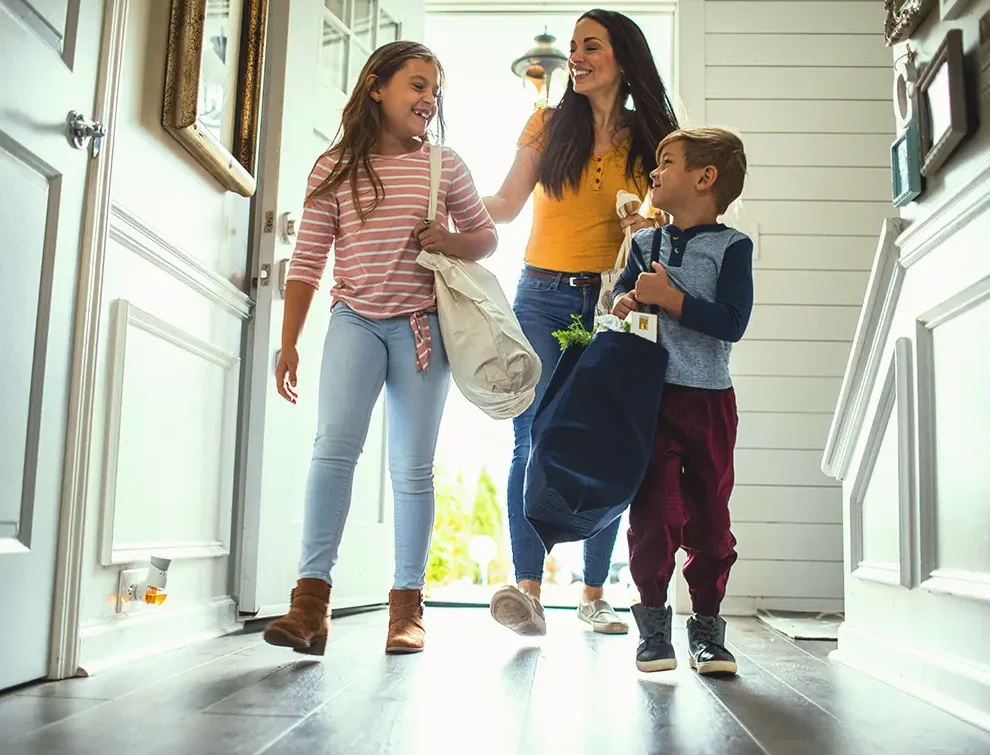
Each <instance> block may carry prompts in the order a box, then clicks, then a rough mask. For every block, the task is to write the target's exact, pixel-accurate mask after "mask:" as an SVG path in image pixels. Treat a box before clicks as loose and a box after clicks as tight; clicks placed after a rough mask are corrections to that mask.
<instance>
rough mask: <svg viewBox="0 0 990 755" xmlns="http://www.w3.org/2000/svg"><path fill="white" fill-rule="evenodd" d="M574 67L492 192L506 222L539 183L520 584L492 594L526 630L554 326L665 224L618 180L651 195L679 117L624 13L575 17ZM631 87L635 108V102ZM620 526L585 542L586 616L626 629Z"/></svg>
mask: <svg viewBox="0 0 990 755" xmlns="http://www.w3.org/2000/svg"><path fill="white" fill-rule="evenodd" d="M568 68H569V72H570V77H569V80H568V84H567V91H566V92H565V93H564V96H563V98H562V99H561V101H560V104H559V105H557V107H555V108H552V109H545V110H541V111H538V112H537V113H535V114H534V115H533V117H532V118H530V120H529V122H528V123H527V124H526V127H525V129H524V130H523V133H522V136H521V137H520V139H519V150H518V152H517V153H516V159H515V162H514V163H513V165H512V168H511V169H510V170H509V174H508V175H507V176H506V178H505V181H504V183H503V184H502V187H501V188H500V189H499V191H498V193H497V194H496V195H495V196H493V197H487V198H485V200H484V202H485V206H486V207H487V208H488V212H489V214H490V215H491V216H492V219H493V220H494V221H495V222H496V223H508V222H511V221H512V220H513V219H515V217H516V216H517V215H518V214H519V211H520V210H521V209H522V208H523V205H524V204H525V203H526V200H527V199H528V198H529V196H530V194H534V207H533V227H532V229H531V231H530V238H529V244H528V246H527V248H526V266H525V269H524V270H523V274H522V277H521V278H520V281H519V288H518V290H517V292H516V300H515V306H514V309H515V313H516V316H517V317H518V318H519V323H520V325H521V326H522V329H523V332H525V334H526V337H527V338H528V339H529V341H530V343H532V344H533V348H534V349H535V350H536V352H537V354H539V355H540V359H541V361H542V364H543V375H542V377H541V378H540V383H539V385H538V386H537V391H536V399H535V401H534V402H533V404H532V406H530V408H529V409H528V410H527V411H526V412H524V413H523V414H522V415H521V416H519V417H518V418H516V419H515V420H514V422H513V425H514V430H515V450H514V453H513V457H512V466H511V471H510V473H509V485H508V510H509V534H510V538H511V541H512V560H513V563H514V564H515V572H516V582H517V585H516V586H513V585H506V586H505V587H503V588H501V589H500V590H498V592H496V593H495V595H494V597H493V598H492V603H491V612H492V616H493V617H494V618H495V620H496V621H498V622H499V623H500V624H503V625H505V626H507V627H509V628H510V629H512V630H513V631H515V632H517V633H519V634H523V635H542V634H545V633H546V621H545V619H544V615H543V606H542V605H541V603H540V584H541V580H542V578H543V564H544V561H545V558H546V552H545V550H544V547H543V543H542V542H541V541H540V539H539V537H538V536H537V534H536V532H535V530H533V528H532V526H531V525H530V524H529V522H528V521H527V519H526V516H525V514H524V512H523V480H524V477H525V472H526V464H527V462H528V460H529V455H530V430H531V428H532V424H533V415H534V413H535V412H536V407H537V406H538V405H539V403H540V400H541V398H542V396H543V392H544V391H545V390H546V387H547V384H548V383H549V381H550V376H551V374H552V373H553V369H554V366H555V365H556V364H557V359H558V357H559V356H560V346H559V344H558V343H557V341H556V339H555V338H554V337H553V335H552V333H553V331H555V330H558V329H560V328H566V327H567V326H568V325H570V324H571V316H572V315H579V316H580V317H581V319H582V320H583V322H584V325H585V327H587V328H589V329H590V328H591V327H592V325H593V322H594V316H595V304H596V303H597V301H598V296H599V292H600V290H601V273H602V272H603V271H605V270H609V269H610V268H611V267H612V266H613V265H614V264H615V255H616V253H617V252H618V250H619V245H620V244H621V242H622V236H623V232H624V229H625V228H626V227H631V228H632V229H633V231H636V230H639V229H641V228H646V227H649V226H650V225H659V222H658V220H657V219H656V218H648V217H644V216H643V215H640V214H633V215H631V216H629V217H627V218H625V219H624V220H623V221H622V222H620V221H619V219H618V217H617V216H616V214H615V197H616V192H617V191H618V190H619V189H625V190H626V191H630V192H632V193H634V194H636V195H637V196H639V197H646V196H647V194H648V185H649V178H648V176H649V174H650V172H651V171H652V170H653V169H654V168H656V159H655V157H654V150H655V149H656V146H657V144H659V143H660V141H661V140H662V139H663V137H664V136H666V135H667V134H669V133H670V132H671V131H674V130H675V129H676V128H677V119H676V117H675V116H674V113H673V108H672V107H671V105H670V100H669V99H668V97H667V91H666V88H665V87H664V84H663V81H662V80H661V78H660V74H659V73H658V71H657V68H656V64H655V63H654V62H653V55H652V54H651V52H650V48H649V45H648V44H647V42H646V37H645V36H644V35H643V32H642V31H641V30H640V28H639V27H638V26H637V25H636V24H635V23H634V22H633V21H632V20H630V19H629V18H627V17H626V16H624V15H622V14H621V13H615V12H613V11H606V10H591V11H588V12H587V13H585V14H584V15H583V16H581V18H580V19H578V22H577V25H576V26H575V27H574V35H573V37H572V39H571V54H570V58H569V61H568ZM630 96H631V97H632V100H633V103H634V105H635V110H632V109H628V108H627V107H626V102H627V100H628V99H629V97H630ZM604 400H607V398H605V399H604ZM618 531H619V520H616V521H615V522H614V523H613V524H612V525H610V526H609V527H607V528H606V529H605V530H603V531H602V532H600V533H599V534H598V535H596V536H595V537H594V538H592V539H591V540H587V541H585V544H584V591H583V593H582V596H581V603H580V605H579V606H578V618H580V619H581V620H582V621H585V622H586V623H588V624H590V625H591V627H592V629H593V630H594V631H596V632H601V633H604V634H624V633H625V632H627V631H629V627H628V624H626V622H624V621H622V620H621V619H620V618H619V617H618V616H617V615H616V613H615V611H613V610H612V607H611V606H610V605H609V604H608V603H607V602H606V601H605V600H604V593H603V585H604V584H605V579H606V577H607V576H608V571H609V566H610V562H611V558H612V549H613V548H614V546H615V538H616V535H617V534H618Z"/></svg>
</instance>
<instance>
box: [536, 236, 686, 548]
mask: <svg viewBox="0 0 990 755" xmlns="http://www.w3.org/2000/svg"><path fill="white" fill-rule="evenodd" d="M657 241H659V234H657V235H656V238H655V241H654V248H653V253H652V255H651V257H652V259H654V260H656V259H657V258H658V251H659V249H658V244H657V243H656V242H657ZM667 359H668V354H667V350H666V349H664V348H663V346H661V345H660V343H659V339H658V340H657V342H656V343H654V342H653V341H650V340H648V339H645V338H640V337H637V336H636V335H633V334H631V333H622V332H614V331H610V330H603V331H600V332H598V333H596V334H595V335H594V337H593V338H592V339H591V342H590V343H589V344H588V345H587V346H585V347H584V348H581V347H579V346H571V347H569V348H567V349H566V350H565V351H564V352H563V354H561V356H560V359H559V361H558V362H557V366H556V368H555V370H554V372H553V375H552V376H551V378H550V383H549V385H548V387H547V391H546V393H545V394H544V396H543V400H542V401H541V402H540V405H539V406H538V407H537V410H536V415H535V417H534V419H533V431H532V452H531V455H530V458H529V464H528V466H527V468H526V482H525V490H524V498H523V501H524V509H525V513H526V518H527V519H528V520H529V522H530V524H532V525H533V528H534V529H535V530H536V533H537V534H538V535H539V536H540V539H541V540H542V541H543V544H544V545H545V546H546V548H547V551H549V550H550V549H551V548H552V547H553V546H554V545H556V544H557V543H563V542H569V541H575V540H586V539H587V538H589V537H592V536H594V535H596V534H597V533H598V532H600V531H601V530H602V529H604V528H605V527H607V526H608V525H609V524H611V523H612V522H613V521H614V520H615V519H616V518H617V517H619V516H621V515H622V512H623V511H624V510H625V509H626V507H628V506H629V504H630V503H631V502H632V499H633V498H634V497H635V496H636V494H637V492H638V491H639V488H640V485H641V484H642V482H643V478H644V477H645V475H646V469H647V466H648V465H649V463H650V458H651V456H652V453H653V445H654V439H655V436H656V429H657V417H658V415H659V413H660V399H661V396H662V395H663V385H664V378H665V376H666V373H667Z"/></svg>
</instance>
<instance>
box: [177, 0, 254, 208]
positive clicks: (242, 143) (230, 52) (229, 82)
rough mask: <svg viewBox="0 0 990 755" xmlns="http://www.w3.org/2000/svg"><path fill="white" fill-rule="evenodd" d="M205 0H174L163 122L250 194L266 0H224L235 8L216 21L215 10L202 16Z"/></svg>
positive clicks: (223, 179)
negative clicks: (208, 14)
mask: <svg viewBox="0 0 990 755" xmlns="http://www.w3.org/2000/svg"><path fill="white" fill-rule="evenodd" d="M210 6H211V2H210V0H172V12H171V18H170V20H169V30H168V53H167V61H166V69H165V96H164V101H163V103H162V125H163V126H164V127H165V128H166V130H168V132H169V133H171V134H172V136H174V137H175V138H176V139H177V140H178V141H179V143H180V144H182V146H183V147H185V148H186V150H188V151H189V153H190V154H191V155H192V156H193V157H195V158H196V159H197V160H198V161H199V162H200V163H201V164H202V165H203V167H204V168H206V170H207V171H209V172H210V174H211V175H212V176H213V177H214V178H216V179H217V181H218V182H219V183H220V184H221V185H222V186H223V187H224V188H225V189H227V190H228V191H232V192H235V193H237V194H240V195H241V196H245V197H250V196H252V195H253V194H254V192H255V189H256V188H257V177H256V175H255V172H256V165H255V163H256V159H257V151H258V126H259V122H260V115H261V113H260V107H261V84H262V75H263V71H264V58H265V31H266V25H267V18H268V0H240V2H237V3H232V4H230V5H229V6H227V7H231V8H234V9H236V14H235V15H232V16H230V17H229V18H228V17H221V18H220V20H219V21H218V20H217V17H216V14H215V13H214V14H211V16H210V17H209V18H208V17H207V8H208V7H210ZM227 26H230V33H228V30H227ZM208 30H211V31H210V33H211V34H213V36H211V38H210V39H206V37H207V34H208ZM204 49H205V54H204ZM234 50H236V53H234Z"/></svg>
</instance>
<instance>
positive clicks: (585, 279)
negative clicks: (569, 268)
mask: <svg viewBox="0 0 990 755" xmlns="http://www.w3.org/2000/svg"><path fill="white" fill-rule="evenodd" d="M523 273H524V274H525V275H530V276H532V277H534V278H539V279H541V280H557V278H558V277H559V278H560V280H561V281H562V282H565V283H567V285H569V286H600V285H601V283H602V276H601V275H600V274H599V273H575V274H571V273H555V272H553V271H551V270H540V269H539V268H535V267H527V268H524V269H523Z"/></svg>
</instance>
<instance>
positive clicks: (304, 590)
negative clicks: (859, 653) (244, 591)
mask: <svg viewBox="0 0 990 755" xmlns="http://www.w3.org/2000/svg"><path fill="white" fill-rule="evenodd" d="M329 615H330V585H328V584H327V583H326V582H325V581H323V580H322V579H300V580H299V581H298V582H297V583H296V586H295V589H293V591H292V607H291V608H290V609H289V612H288V613H287V614H286V615H285V616H283V617H282V618H281V619H276V620H275V621H273V622H271V623H270V624H269V625H268V626H267V627H266V628H265V642H267V643H268V644H269V645H278V646H279V647H287V648H292V649H293V650H295V651H296V652H297V653H305V654H306V655H323V654H324V653H325V652H326V649H327V634H328V633H329V631H330V619H329Z"/></svg>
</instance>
